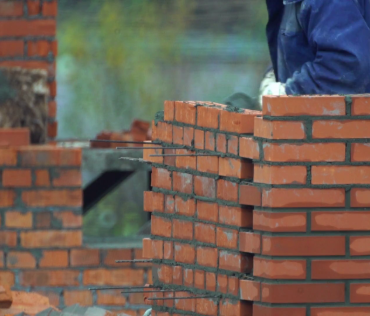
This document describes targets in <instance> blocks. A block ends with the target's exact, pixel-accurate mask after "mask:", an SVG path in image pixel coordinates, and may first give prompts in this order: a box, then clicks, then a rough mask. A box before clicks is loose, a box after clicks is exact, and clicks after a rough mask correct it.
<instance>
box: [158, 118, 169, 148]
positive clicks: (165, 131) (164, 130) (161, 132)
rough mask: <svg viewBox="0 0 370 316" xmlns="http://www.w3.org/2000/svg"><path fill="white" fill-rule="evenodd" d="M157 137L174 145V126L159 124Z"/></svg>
mask: <svg viewBox="0 0 370 316" xmlns="http://www.w3.org/2000/svg"><path fill="white" fill-rule="evenodd" d="M156 128H157V137H158V139H159V140H161V141H162V142H165V143H170V144H171V143H172V134H173V129H172V124H167V123H164V122H158V123H157V127H156Z"/></svg>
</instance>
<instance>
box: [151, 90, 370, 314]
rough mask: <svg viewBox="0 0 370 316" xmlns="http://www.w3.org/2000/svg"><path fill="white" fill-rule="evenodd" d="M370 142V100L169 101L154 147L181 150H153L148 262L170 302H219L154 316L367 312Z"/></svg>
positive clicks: (169, 306)
mask: <svg viewBox="0 0 370 316" xmlns="http://www.w3.org/2000/svg"><path fill="white" fill-rule="evenodd" d="M369 138H370V98H366V97H360V96H353V97H344V96H331V97H329V96H315V97H267V98H265V100H264V105H263V112H262V113H261V112H252V111H247V110H245V111H243V110H239V111H238V110H237V109H230V108H226V107H225V106H223V105H219V104H212V103H209V102H170V101H167V102H165V109H164V117H163V119H161V120H159V121H157V122H156V123H155V124H154V125H153V140H154V141H156V142H158V144H159V143H160V144H163V145H164V146H167V145H170V144H171V146H172V147H173V146H174V145H179V149H165V150H163V149H161V148H159V149H155V150H152V149H147V150H145V151H144V159H145V160H147V161H149V162H151V163H152V164H153V178H152V186H153V192H146V193H145V205H146V207H145V209H146V211H149V212H152V236H151V239H145V240H144V256H145V257H148V258H153V259H154V261H153V263H154V266H153V282H154V283H153V284H154V285H155V286H159V287H163V288H164V289H167V290H169V291H168V292H165V293H164V297H174V296H175V297H176V296H181V297H183V296H190V295H193V294H197V295H199V294H213V295H214V297H212V298H198V299H189V300H181V299H178V300H176V299H175V300H158V301H153V309H154V311H155V312H154V315H157V316H167V315H180V314H181V315H184V314H185V315H210V316H212V315H215V316H216V315H217V316H234V315H237V316H239V315H240V316H242V315H243V316H248V315H253V316H265V315H273V316H280V315H281V316H282V315H284V316H305V315H311V316H331V315H342V316H350V315H351V316H353V315H370V295H369V293H370V280H369V279H370V272H369V271H370V269H369V267H370V265H369V262H370V261H369V255H370V234H369V231H370V225H369V223H370V222H369V218H370V215H369V214H370V213H369V207H370V165H369V162H370V146H369ZM148 146H153V145H148ZM158 146H159V145H158ZM154 153H156V154H162V153H164V154H186V153H197V154H201V153H202V154H204V153H208V154H211V155H213V156H164V157H150V155H151V154H154ZM215 153H218V154H219V155H218V156H215ZM174 291H176V292H174ZM187 291H188V292H187ZM159 294H161V293H159ZM151 295H152V296H153V297H154V295H156V297H159V296H160V295H158V294H154V293H153V294H151Z"/></svg>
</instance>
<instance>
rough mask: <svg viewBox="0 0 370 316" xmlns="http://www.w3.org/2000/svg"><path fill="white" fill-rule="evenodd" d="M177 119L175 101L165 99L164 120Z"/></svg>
mask: <svg viewBox="0 0 370 316" xmlns="http://www.w3.org/2000/svg"><path fill="white" fill-rule="evenodd" d="M174 119H175V101H164V120H165V121H173V120H174Z"/></svg>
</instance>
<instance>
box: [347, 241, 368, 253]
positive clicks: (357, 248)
mask: <svg viewBox="0 0 370 316" xmlns="http://www.w3.org/2000/svg"><path fill="white" fill-rule="evenodd" d="M349 247H350V251H351V256H368V255H370V236H351V237H350V245H349Z"/></svg>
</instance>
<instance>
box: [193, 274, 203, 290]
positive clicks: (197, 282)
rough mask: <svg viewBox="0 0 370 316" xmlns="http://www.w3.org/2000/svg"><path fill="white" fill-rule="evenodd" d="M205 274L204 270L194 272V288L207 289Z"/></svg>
mask: <svg viewBox="0 0 370 316" xmlns="http://www.w3.org/2000/svg"><path fill="white" fill-rule="evenodd" d="M205 283H206V279H205V272H204V271H202V270H194V287H196V288H197V289H201V290H203V289H204V288H205V286H206V285H205Z"/></svg>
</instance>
